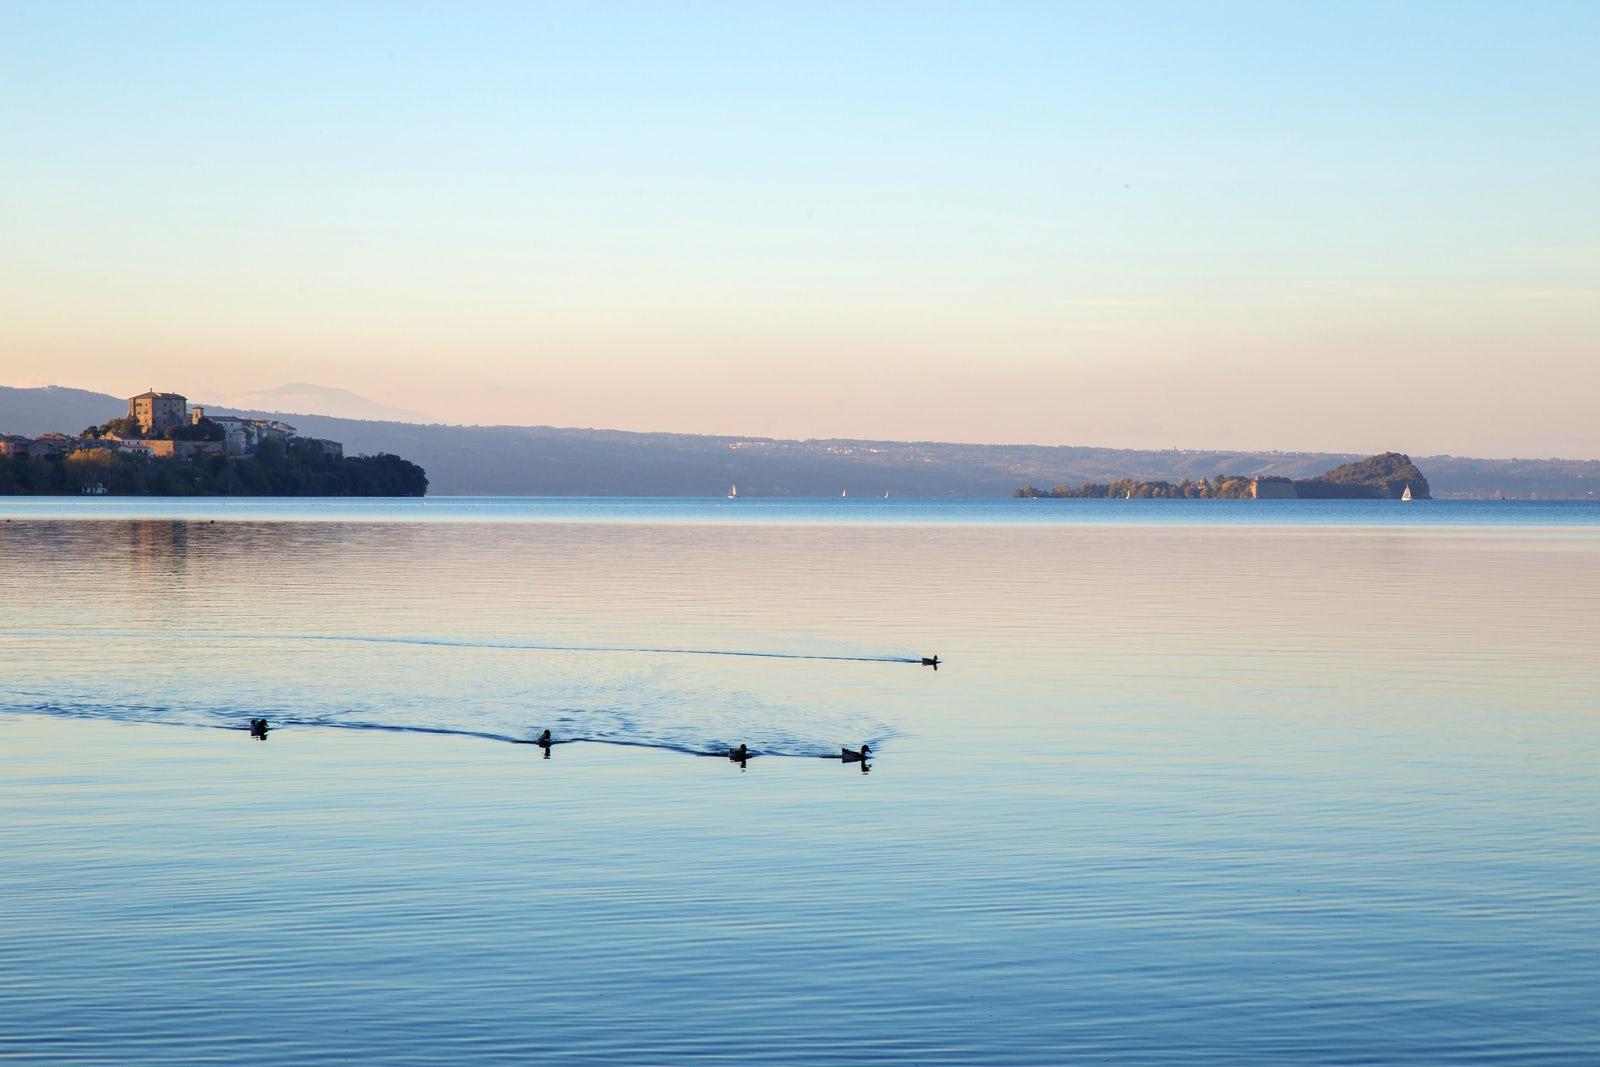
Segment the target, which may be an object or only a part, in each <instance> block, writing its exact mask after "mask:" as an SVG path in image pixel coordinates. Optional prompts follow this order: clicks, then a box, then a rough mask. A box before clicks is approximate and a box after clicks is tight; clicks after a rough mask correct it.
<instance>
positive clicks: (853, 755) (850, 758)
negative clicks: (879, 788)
mask: <svg viewBox="0 0 1600 1067" xmlns="http://www.w3.org/2000/svg"><path fill="white" fill-rule="evenodd" d="M839 752H840V756H839V758H840V759H842V760H844V761H845V762H846V763H865V762H867V758H868V757H869V756H871V755H872V746H871V745H862V746H861V750H860V751H859V752H858V751H856V750H855V749H853V748H841V749H840V750H839Z"/></svg>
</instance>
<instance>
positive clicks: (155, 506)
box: [0, 496, 1600, 526]
mask: <svg viewBox="0 0 1600 1067" xmlns="http://www.w3.org/2000/svg"><path fill="white" fill-rule="evenodd" d="M0 518H19V519H20V518H40V519H43V518H70V519H89V518H96V519H190V520H210V519H219V520H224V519H232V520H263V521H269V520H289V521H295V522H317V521H328V522H389V521H404V522H582V523H593V522H620V523H641V522H651V523H695V524H704V523H739V524H746V523H763V522H764V523H779V524H784V525H792V524H797V523H821V524H824V525H835V524H839V523H858V524H865V525H887V524H899V523H922V524H931V525H952V524H968V523H978V524H982V525H996V524H1008V525H1010V524H1025V525H1056V524H1083V525H1112V526H1128V525H1132V526H1148V525H1178V526H1195V525H1206V526H1210V525H1219V526H1239V525H1242V526H1260V525H1293V526H1322V525H1329V526H1440V525H1457V526H1523V525H1528V526H1541V525H1543V526H1579V525H1581V526H1600V501H1593V500H1415V501H1409V502H1406V503H1401V502H1400V501H1395V500H1013V499H982V500H913V499H898V498H891V499H888V500H883V499H833V498H828V499H816V498H801V499H771V498H748V499H741V500H725V499H720V498H704V497H482V496H445V497H428V498H427V499H425V500H415V499H387V498H386V499H370V500H360V499H330V498H314V499H304V498H293V497H256V498H240V497H228V498H222V497H101V498H97V499H91V500H86V499H84V498H83V497H15V496H14V497H0Z"/></svg>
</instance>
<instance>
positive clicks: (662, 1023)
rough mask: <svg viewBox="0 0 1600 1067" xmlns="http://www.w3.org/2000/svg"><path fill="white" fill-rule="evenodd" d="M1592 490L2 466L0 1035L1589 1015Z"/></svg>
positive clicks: (104, 1045)
mask: <svg viewBox="0 0 1600 1067" xmlns="http://www.w3.org/2000/svg"><path fill="white" fill-rule="evenodd" d="M1130 514H1131V515H1137V516H1138V518H1137V519H1133V520H1130V519H1129V518H1128V516H1129V515H1130ZM1596 514H1597V509H1595V508H1594V507H1593V506H1592V505H1584V504H1574V505H1562V504H1545V503H1515V504H1511V503H1476V502H1472V503H1468V502H1430V503H1421V502H1418V503H1414V504H1411V505H1399V504H1393V505H1385V504H1380V503H1371V504H1368V503H1359V504H1336V503H1327V504H1324V503H1312V502H1283V503H1280V502H1255V503H1240V504H1233V503H1231V502H1217V503H1209V502H1157V501H1148V502H1124V501H1109V502H1078V501H1061V502H1048V501H1041V502H1034V501H1015V502H1013V501H1001V502H982V503H975V502H974V503H969V502H955V503H952V504H934V503H927V502H900V501H888V502H881V501H862V502H859V503H858V502H855V501H802V502H785V503H782V504H769V503H767V502H764V501H763V502H757V501H739V502H738V503H737V504H736V505H733V506H732V508H730V507H729V506H728V505H727V502H723V501H681V500H674V501H656V500H650V501H618V500H603V501H567V500H563V501H524V500H516V501H496V500H483V499H459V500H457V499H443V500H432V499H430V500H428V501H425V502H421V503H418V502H415V501H412V502H390V501H355V502H348V501H233V500H221V501H190V500H178V501H170V500H148V499H143V500H112V501H107V500H97V501H88V502H84V501H41V500H19V499H17V498H11V499H7V500H4V501H0V517H4V518H10V519H11V520H12V521H10V522H0V609H3V615H0V1059H14V1060H17V1061H20V1062H28V1063H107V1064H111V1063H117V1064H123V1063H172V1062H187V1061H204V1062H231V1063H250V1064H269V1063H270V1064H277V1063H283V1062H338V1061H348V1060H352V1059H353V1060H358V1061H362V1062H378V1063H400V1064H406V1063H416V1064H422V1063H437V1062H443V1061H467V1062H481V1063H521V1062H527V1061H529V1060H540V1059H548V1060H552V1061H557V1062H590V1061H593V1062H601V1061H603V1062H630V1063H664V1062H681V1061H684V1060H689V1059H697V1060H698V1059H711V1060H716V1059H721V1060H724V1061H727V1062H737V1063H747V1062H768V1063H814V1062H840V1063H843V1062H852V1063H853V1062H861V1061H870V1062H878V1061H881V1062H905V1063H1004V1064H1029V1063H1038V1064H1055V1063H1061V1062H1067V1061H1073V1060H1097V1061H1107V1062H1119V1063H1150V1064H1155V1063H1173V1062H1188V1063H1217V1064H1223V1063H1239V1062H1282V1063H1305V1062H1322V1063H1356V1062H1365V1063H1393V1062H1424V1063H1463V1062H1498V1063H1519V1064H1520V1063H1575V1064H1576V1063H1591V1062H1595V1060H1596V1058H1597V1056H1600V971H1597V969H1596V967H1595V964H1594V960H1595V958H1596V952H1597V950H1600V889H1597V887H1600V822H1597V820H1596V819H1595V812H1596V811H1597V810H1600V780H1597V776H1596V773H1595V770H1594V768H1595V757H1596V754H1597V753H1600V714H1597V705H1596V699H1595V695H1594V694H1595V693H1596V692H1600V657H1597V656H1596V654H1595V651H1594V650H1595V649H1596V648H1597V647H1600V529H1597V528H1596V523H1595V515H1596ZM44 516H49V517H44ZM90 518H92V519H95V520H98V521H83V520H85V519H90ZM213 518H216V519H219V520H221V521H216V522H213V521H211V520H212V519H213ZM440 518H444V519H457V520H460V519H471V520H482V521H434V520H437V519H440ZM260 519H273V520H276V521H254V520H260ZM229 520H251V521H229ZM934 652H937V653H939V654H940V655H941V656H942V657H943V660H944V662H943V665H942V666H941V668H940V670H939V671H938V672H934V671H932V670H929V669H927V668H924V667H922V666H920V665H918V664H916V663H911V662H906V660H908V659H912V660H914V659H917V658H918V657H920V656H922V655H926V654H931V653H934ZM255 715H263V716H266V717H268V718H269V719H271V720H272V721H273V722H274V723H275V724H276V725H277V729H275V730H274V732H273V733H272V734H271V736H270V737H269V739H268V740H267V742H265V743H257V742H253V741H251V740H249V738H248V736H247V735H246V733H245V732H244V731H243V729H242V727H243V725H244V723H245V722H246V720H247V719H248V718H250V717H252V716H255ZM546 727H548V728H550V729H551V730H552V732H553V733H554V734H555V736H556V739H557V741H558V742H561V743H558V744H557V745H556V746H555V747H554V748H553V750H552V752H551V755H550V758H548V759H545V758H543V754H542V753H541V752H540V750H539V749H538V748H536V747H534V746H531V745H526V744H513V743H509V742H512V741H519V740H527V739H529V738H531V737H533V736H534V735H535V734H536V733H537V732H538V731H539V730H540V729H543V728H546ZM579 739H583V740H579ZM741 741H742V742H745V743H747V744H748V745H749V746H750V748H751V749H752V750H754V751H755V752H757V753H759V755H757V756H756V758H753V759H751V760H750V761H749V763H748V766H747V767H746V768H745V769H743V770H741V768H740V767H739V766H738V765H737V764H734V763H731V762H730V761H728V760H727V759H726V758H724V757H722V756H720V755H704V754H703V753H716V752H718V751H720V750H722V749H725V748H727V747H728V746H730V745H732V744H737V743H739V742H741ZM863 741H867V742H870V743H871V744H872V747H873V748H874V750H875V751H876V752H877V753H878V756H877V758H876V759H875V760H874V761H873V762H872V764H871V770H870V772H869V773H865V774H863V773H862V772H861V770H860V769H859V767H858V766H857V765H853V764H843V763H841V762H840V761H839V760H837V759H828V758H824V757H827V756H829V755H830V754H836V753H837V751H838V749H839V748H840V747H841V746H845V745H849V746H851V747H855V746H857V745H859V744H860V743H861V742H863Z"/></svg>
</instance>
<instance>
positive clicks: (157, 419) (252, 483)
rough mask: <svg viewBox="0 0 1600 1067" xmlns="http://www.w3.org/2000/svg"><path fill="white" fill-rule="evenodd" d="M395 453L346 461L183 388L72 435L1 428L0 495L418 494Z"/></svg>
mask: <svg viewBox="0 0 1600 1067" xmlns="http://www.w3.org/2000/svg"><path fill="white" fill-rule="evenodd" d="M427 485H428V479H427V475H426V474H425V473H424V472H423V470H422V468H421V467H418V466H417V465H416V464H414V463H411V462H408V461H407V460H404V459H401V458H400V457H399V456H394V455H388V454H380V455H376V456H357V457H354V458H350V459H347V458H346V457H345V454H344V445H343V444H341V443H340V442H338V441H331V440H326V439H323V438H316V437H301V436H300V435H299V434H298V433H297V432H296V430H295V428H294V427H293V426H290V425H289V424H287V423H285V422H281V421H279V420H276V419H265V418H242V417H238V416H232V415H211V414H207V412H206V409H205V408H204V407H203V406H200V405H195V406H193V407H191V406H190V405H189V401H188V398H186V397H184V396H183V395H182V394H180V393H164V392H156V391H154V390H151V391H148V392H144V393H140V394H139V395H138V396H132V397H129V398H128V413H127V415H126V416H123V417H121V418H115V419H110V420H108V421H106V422H104V423H102V424H100V425H98V426H89V427H86V428H85V429H83V430H82V431H81V432H79V433H77V434H75V435H69V434H64V433H44V434H40V435H39V436H37V437H27V436H23V435H21V434H7V433H0V493H41V494H48V493H85V494H102V493H130V494H154V495H169V496H171V495H252V496H421V495H423V494H424V493H425V492H426V491H427Z"/></svg>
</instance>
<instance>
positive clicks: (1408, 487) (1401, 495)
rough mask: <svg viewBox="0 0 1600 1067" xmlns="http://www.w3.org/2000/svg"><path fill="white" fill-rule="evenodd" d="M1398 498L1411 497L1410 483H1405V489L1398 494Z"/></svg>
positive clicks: (1406, 498) (1407, 498) (1408, 498)
mask: <svg viewBox="0 0 1600 1067" xmlns="http://www.w3.org/2000/svg"><path fill="white" fill-rule="evenodd" d="M1400 499H1401V500H1410V499H1411V485H1410V483H1407V484H1406V491H1405V492H1403V493H1401V494H1400Z"/></svg>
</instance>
